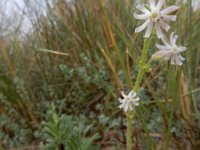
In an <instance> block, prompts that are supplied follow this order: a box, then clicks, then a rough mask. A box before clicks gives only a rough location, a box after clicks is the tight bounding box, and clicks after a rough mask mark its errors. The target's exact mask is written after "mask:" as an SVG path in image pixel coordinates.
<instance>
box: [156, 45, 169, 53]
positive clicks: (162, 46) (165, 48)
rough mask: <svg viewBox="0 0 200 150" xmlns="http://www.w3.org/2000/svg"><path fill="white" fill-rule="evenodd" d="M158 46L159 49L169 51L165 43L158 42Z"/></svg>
mask: <svg viewBox="0 0 200 150" xmlns="http://www.w3.org/2000/svg"><path fill="white" fill-rule="evenodd" d="M156 47H157V48H158V49H159V50H165V51H168V50H169V49H168V47H166V46H164V45H159V44H156Z"/></svg>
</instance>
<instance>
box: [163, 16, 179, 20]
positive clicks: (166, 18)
mask: <svg viewBox="0 0 200 150" xmlns="http://www.w3.org/2000/svg"><path fill="white" fill-rule="evenodd" d="M162 17H163V20H166V21H176V15H162Z"/></svg>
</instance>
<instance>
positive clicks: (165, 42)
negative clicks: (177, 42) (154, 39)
mask: <svg viewBox="0 0 200 150" xmlns="http://www.w3.org/2000/svg"><path fill="white" fill-rule="evenodd" d="M161 41H162V43H163V44H164V45H165V46H166V47H167V48H168V49H171V45H169V44H168V43H167V41H166V40H165V38H161Z"/></svg>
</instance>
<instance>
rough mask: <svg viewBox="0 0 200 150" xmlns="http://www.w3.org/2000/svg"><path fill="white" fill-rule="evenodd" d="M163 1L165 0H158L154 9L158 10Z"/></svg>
mask: <svg viewBox="0 0 200 150" xmlns="http://www.w3.org/2000/svg"><path fill="white" fill-rule="evenodd" d="M164 3H165V0H159V1H158V4H157V6H156V9H157V10H158V11H159V10H160V9H161V8H162V7H163V4H164Z"/></svg>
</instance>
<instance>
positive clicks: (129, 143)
mask: <svg viewBox="0 0 200 150" xmlns="http://www.w3.org/2000/svg"><path fill="white" fill-rule="evenodd" d="M126 118H127V150H131V148H132V142H131V135H132V134H131V133H132V126H131V121H132V119H133V116H132V115H127V117H126Z"/></svg>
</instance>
